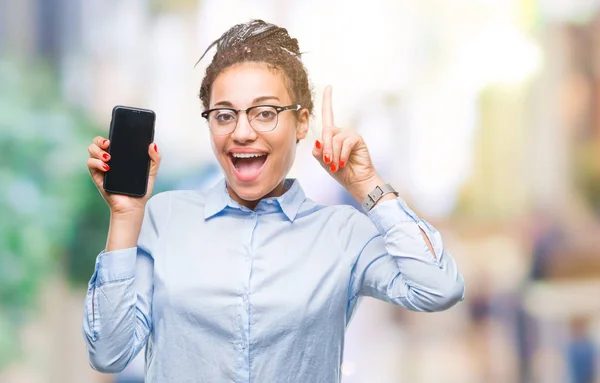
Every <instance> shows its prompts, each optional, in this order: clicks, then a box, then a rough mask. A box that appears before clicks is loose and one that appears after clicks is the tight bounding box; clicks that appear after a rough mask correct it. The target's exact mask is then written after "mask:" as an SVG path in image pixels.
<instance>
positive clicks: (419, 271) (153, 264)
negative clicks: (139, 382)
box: [83, 20, 464, 383]
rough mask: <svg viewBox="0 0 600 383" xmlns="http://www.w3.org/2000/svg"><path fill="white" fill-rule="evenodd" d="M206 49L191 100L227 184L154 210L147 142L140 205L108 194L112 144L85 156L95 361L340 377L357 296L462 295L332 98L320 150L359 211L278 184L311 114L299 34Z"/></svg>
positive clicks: (166, 374) (261, 36)
mask: <svg viewBox="0 0 600 383" xmlns="http://www.w3.org/2000/svg"><path fill="white" fill-rule="evenodd" d="M214 45H216V50H217V51H216V54H215V56H214V58H213V61H212V62H211V64H210V65H209V67H208V68H207V71H206V76H205V78H204V80H203V82H202V85H201V88H200V99H201V101H202V104H203V107H204V109H205V111H204V112H203V113H202V116H203V117H204V118H206V120H207V121H208V127H209V130H210V137H211V141H212V147H213V151H214V154H215V157H216V159H217V160H218V162H219V164H220V165H221V167H222V170H223V173H224V179H223V180H222V182H220V183H218V184H217V185H216V186H215V187H213V188H212V189H210V190H204V191H197V190H193V191H170V192H165V193H160V194H158V195H156V196H154V197H153V198H151V199H150V200H148V196H149V195H150V194H151V190H152V185H153V184H154V180H155V177H156V174H157V171H158V167H159V164H160V158H161V157H160V154H159V151H158V148H157V146H156V145H155V144H152V145H151V146H150V147H149V150H148V153H149V155H150V158H151V160H152V165H151V170H150V179H149V190H148V195H147V196H146V197H145V198H132V197H127V196H123V195H116V194H107V193H105V192H104V190H103V187H102V180H103V174H104V172H105V171H107V170H109V169H108V166H107V165H106V163H105V162H106V161H107V160H108V159H109V156H108V154H107V152H106V151H105V150H106V149H107V148H108V146H109V145H110V142H108V140H106V139H104V138H102V137H97V138H96V139H95V140H94V142H93V144H92V145H90V147H89V152H90V159H89V160H88V167H89V169H90V172H91V175H92V178H93V179H94V182H95V183H96V185H97V186H98V190H99V191H100V193H101V194H102V196H103V197H104V199H105V200H106V202H107V204H108V206H109V208H110V212H111V220H110V227H109V230H108V239H107V243H106V249H105V250H104V251H103V252H101V253H100V254H99V255H98V258H97V262H96V267H95V271H94V274H93V276H92V278H91V281H90V284H89V291H88V293H87V298H86V302H85V317H84V321H83V329H84V334H85V340H86V343H87V348H88V352H89V358H90V362H91V365H92V367H93V368H95V369H96V370H98V371H102V372H107V373H113V372H118V371H121V370H122V369H123V368H124V367H125V366H126V365H127V364H128V363H129V362H130V361H131V360H132V359H133V358H134V357H135V356H136V354H138V353H139V351H140V350H141V349H142V348H143V347H144V346H147V348H146V381H147V382H161V383H162V382H177V383H182V382H251V381H252V382H268V383H271V382H337V381H339V380H340V365H341V362H342V352H343V346H344V333H345V330H346V326H347V325H348V323H349V321H350V319H351V317H352V314H353V313H354V311H355V309H356V308H357V307H358V303H359V301H360V299H361V297H364V296H370V297H374V298H377V299H381V300H383V301H386V302H389V303H392V304H395V305H399V306H402V307H405V308H407V309H409V310H415V311H440V310H445V309H448V308H449V307H451V306H453V305H454V304H456V303H457V302H459V301H461V300H462V299H463V297H464V282H463V278H462V276H461V274H460V273H459V272H458V270H457V267H456V264H455V262H454V260H453V259H452V257H451V255H450V254H449V253H448V252H447V251H446V250H445V249H444V246H443V243H442V239H441V237H440V234H439V233H438V232H437V231H436V230H435V229H434V228H433V227H432V226H431V225H429V224H428V223H427V222H425V221H423V220H421V219H419V218H418V217H417V216H416V215H415V213H414V212H412V211H411V210H410V209H409V208H408V207H407V206H406V204H405V203H404V202H403V200H402V199H401V198H399V197H398V196H397V193H395V191H394V190H393V188H392V187H391V186H389V185H387V184H386V182H385V181H384V180H383V179H381V178H380V176H379V175H378V174H377V171H376V170H375V169H374V167H373V164H372V163H371V159H370V156H369V151H368V149H367V147H366V145H365V143H364V142H363V140H362V138H361V137H360V136H359V135H358V134H357V133H356V132H354V131H352V130H346V129H339V128H337V127H335V124H334V120H333V111H332V108H331V88H330V87H328V88H327V89H326V90H325V93H324V95H323V111H322V113H323V134H322V140H318V141H316V142H315V144H314V148H313V155H314V157H315V158H316V159H317V161H319V163H320V164H321V165H322V166H323V167H324V169H325V170H326V171H327V172H329V174H331V176H332V177H334V178H335V179H336V180H337V181H338V182H340V183H341V185H343V186H344V187H345V188H346V189H347V190H348V192H349V193H350V194H351V195H352V196H353V197H354V198H356V200H357V201H359V202H360V203H363V202H364V205H363V206H364V209H365V210H366V211H367V215H365V214H362V213H360V212H358V211H357V210H355V209H354V208H352V207H349V206H320V205H318V204H316V203H315V202H313V201H311V200H310V199H308V198H307V197H306V196H305V195H304V193H303V191H302V188H301V186H300V184H299V183H298V181H297V180H294V179H288V178H286V176H287V174H288V172H289V170H290V168H291V167H292V163H293V162H294V157H295V153H296V144H297V143H298V142H299V141H300V140H301V139H303V138H305V136H306V133H307V129H308V122H309V118H310V115H311V113H312V109H313V101H312V98H311V92H310V89H309V84H308V80H307V74H306V70H305V68H304V66H303V64H302V62H301V59H300V51H299V48H298V42H297V40H296V39H293V38H291V37H290V36H289V35H288V32H287V31H286V30H285V29H283V28H280V27H278V26H275V25H272V24H268V23H265V22H263V21H260V20H255V21H252V22H249V23H246V24H240V25H236V26H234V27H233V28H231V29H230V30H229V31H227V32H226V33H225V34H224V35H223V36H222V37H221V38H220V39H218V40H217V41H215V42H214V43H213V44H212V45H211V47H213V46H214ZM211 47H209V49H210V48H211ZM207 51H208V50H207ZM205 54H206V53H205ZM373 129H376V127H373Z"/></svg>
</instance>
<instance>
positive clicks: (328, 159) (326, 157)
mask: <svg viewBox="0 0 600 383" xmlns="http://www.w3.org/2000/svg"><path fill="white" fill-rule="evenodd" d="M324 159H325V163H326V164H328V163H330V162H331V158H329V156H325V157H324Z"/></svg>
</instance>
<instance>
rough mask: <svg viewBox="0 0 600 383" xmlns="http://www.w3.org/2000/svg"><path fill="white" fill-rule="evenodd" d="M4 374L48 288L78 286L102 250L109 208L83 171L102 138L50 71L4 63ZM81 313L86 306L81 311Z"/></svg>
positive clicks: (0, 343) (0, 313) (0, 286)
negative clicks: (91, 147) (64, 279)
mask: <svg viewBox="0 0 600 383" xmlns="http://www.w3.org/2000/svg"><path fill="white" fill-rule="evenodd" d="M0 89H1V91H0V185H1V187H2V193H0V369H2V367H3V366H4V365H5V364H6V363H8V362H9V361H11V360H13V359H14V358H16V357H18V345H19V342H18V331H17V330H18V328H19V326H20V325H22V324H23V323H24V322H26V320H27V318H28V317H30V316H31V315H35V307H36V301H35V299H36V297H37V294H38V293H39V290H40V288H41V287H43V283H44V282H45V281H47V280H49V279H50V278H52V277H56V276H63V275H67V276H68V279H69V281H70V282H71V283H72V284H74V285H76V286H77V285H78V286H81V285H82V284H85V283H86V282H87V280H88V279H89V277H90V276H91V273H92V272H93V267H94V259H95V257H96V254H97V253H98V251H99V250H101V249H102V248H103V246H104V243H103V242H104V240H105V232H106V227H107V222H108V210H107V209H106V206H105V204H104V202H103V200H102V198H100V196H99V195H98V192H97V191H96V189H95V186H94V185H93V183H92V181H91V180H90V178H89V175H88V172H87V168H86V164H85V161H86V158H87V155H88V154H87V146H88V144H89V142H91V139H92V138H93V137H94V136H95V135H96V134H97V133H98V127H97V126H94V125H93V124H92V123H91V122H90V120H89V119H88V118H86V116H85V115H84V114H83V113H82V112H81V111H79V110H77V109H76V108H73V107H70V106H69V105H67V104H66V103H65V101H64V100H63V98H62V97H61V94H60V88H59V83H58V78H57V76H56V74H55V72H54V71H53V70H52V68H51V67H50V66H47V65H44V64H43V63H41V62H40V61H36V62H35V63H29V62H19V61H16V60H13V61H10V60H7V59H4V60H0ZM82 310H83V306H82Z"/></svg>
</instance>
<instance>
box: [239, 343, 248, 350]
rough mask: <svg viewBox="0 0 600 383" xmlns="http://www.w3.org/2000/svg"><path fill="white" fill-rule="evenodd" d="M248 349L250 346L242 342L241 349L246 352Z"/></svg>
mask: <svg viewBox="0 0 600 383" xmlns="http://www.w3.org/2000/svg"><path fill="white" fill-rule="evenodd" d="M246 347H248V345H247V344H246V343H244V342H241V343H240V348H241V349H242V350H245V349H246Z"/></svg>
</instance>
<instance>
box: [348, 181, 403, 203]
mask: <svg viewBox="0 0 600 383" xmlns="http://www.w3.org/2000/svg"><path fill="white" fill-rule="evenodd" d="M385 185H386V182H385V181H384V180H383V178H381V177H379V176H378V175H375V176H373V177H371V178H369V179H367V180H365V181H363V182H360V183H356V184H353V185H352V187H351V188H349V189H348V191H349V192H350V194H351V195H352V196H353V197H354V198H355V199H356V201H357V202H358V203H359V204H361V206H363V208H364V209H366V210H367V211H369V210H371V209H372V208H373V207H375V206H376V205H378V204H379V203H381V202H385V201H391V200H394V199H396V198H397V193H395V192H394V193H386V192H385V191H383V190H381V189H380V190H379V193H382V192H383V193H384V194H383V195H377V193H375V194H371V193H374V192H376V190H377V189H378V187H379V188H381V187H384V186H385ZM388 186H389V185H388ZM384 189H385V187H384ZM391 190H392V191H393V189H391ZM369 195H371V196H369ZM373 198H375V199H373ZM367 199H369V200H370V201H371V203H370V206H369V207H365V205H363V203H365V201H366V200H367ZM373 203H374V204H373Z"/></svg>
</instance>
